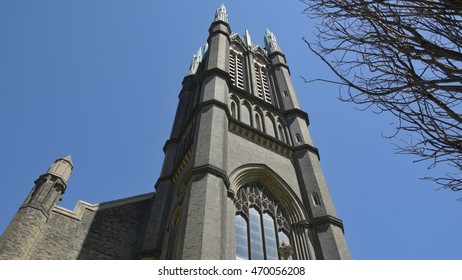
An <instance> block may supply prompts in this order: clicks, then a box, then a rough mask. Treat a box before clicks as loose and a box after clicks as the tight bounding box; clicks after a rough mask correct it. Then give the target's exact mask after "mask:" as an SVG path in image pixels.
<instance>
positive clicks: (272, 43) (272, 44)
mask: <svg viewBox="0 0 462 280" xmlns="http://www.w3.org/2000/svg"><path fill="white" fill-rule="evenodd" d="M265 48H266V50H267V51H268V53H272V52H275V51H278V52H280V51H281V48H280V47H279V45H278V43H277V41H276V36H274V34H273V33H272V32H271V31H269V29H268V28H266V33H265Z"/></svg>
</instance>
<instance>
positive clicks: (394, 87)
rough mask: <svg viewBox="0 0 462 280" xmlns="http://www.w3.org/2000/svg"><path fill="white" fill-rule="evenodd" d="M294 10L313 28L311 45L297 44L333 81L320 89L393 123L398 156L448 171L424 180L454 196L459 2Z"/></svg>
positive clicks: (461, 153) (332, 4) (461, 108)
mask: <svg viewBox="0 0 462 280" xmlns="http://www.w3.org/2000/svg"><path fill="white" fill-rule="evenodd" d="M301 2H303V3H305V4H306V5H307V8H306V9H305V10H304V13H305V14H306V15H308V17H311V18H315V19H317V20H319V24H318V25H317V31H316V38H317V40H315V41H314V42H310V41H308V40H307V39H305V38H304V40H305V42H306V43H307V45H308V47H309V48H310V50H311V51H312V52H313V53H315V54H316V55H317V56H319V57H320V58H321V59H322V60H323V61H324V62H325V63H326V64H327V65H328V66H329V67H330V69H331V70H332V71H333V73H335V75H336V76H337V77H338V78H339V79H338V80H337V81H332V80H330V81H328V82H334V83H338V84H340V85H342V88H344V90H341V94H340V100H342V101H347V102H353V103H354V104H357V105H360V107H361V108H364V109H365V108H371V109H372V110H374V111H375V112H378V113H382V112H389V113H391V114H393V115H394V116H396V117H397V120H398V121H397V123H398V124H397V126H396V134H394V135H393V137H396V136H397V135H400V137H399V138H401V139H405V140H404V144H401V145H398V152H399V153H406V154H413V155H415V156H417V159H416V162H417V161H429V168H433V167H435V166H437V165H448V166H450V167H449V170H450V172H444V173H445V174H443V175H442V176H440V177H426V178H425V179H430V180H434V181H435V182H436V183H437V184H439V185H440V186H441V187H443V188H448V189H452V190H454V191H459V190H462V174H461V173H462V115H461V112H462V104H461V102H462V53H461V49H462V1H461V0H446V1H445V0H417V1H385V0H384V1H380V0H369V1H361V0H301ZM317 80H323V79H317ZM324 81H325V80H324ZM403 135H405V136H406V137H404V138H403V137H402V136H403Z"/></svg>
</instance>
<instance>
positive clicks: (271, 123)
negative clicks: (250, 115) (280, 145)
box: [265, 112, 276, 138]
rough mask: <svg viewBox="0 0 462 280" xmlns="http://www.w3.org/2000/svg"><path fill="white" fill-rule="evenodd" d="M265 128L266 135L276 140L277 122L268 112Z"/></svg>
mask: <svg viewBox="0 0 462 280" xmlns="http://www.w3.org/2000/svg"><path fill="white" fill-rule="evenodd" d="M265 128H266V134H268V135H270V136H273V137H275V138H276V122H275V119H274V116H273V114H271V113H270V112H266V114H265Z"/></svg>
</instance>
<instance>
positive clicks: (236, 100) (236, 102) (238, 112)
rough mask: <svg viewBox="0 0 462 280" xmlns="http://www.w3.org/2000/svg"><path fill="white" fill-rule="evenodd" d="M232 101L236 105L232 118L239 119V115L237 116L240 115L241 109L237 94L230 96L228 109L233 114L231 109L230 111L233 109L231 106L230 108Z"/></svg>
mask: <svg viewBox="0 0 462 280" xmlns="http://www.w3.org/2000/svg"><path fill="white" fill-rule="evenodd" d="M233 102H234V104H235V106H236V116H234V118H235V119H236V120H240V117H239V116H240V111H241V106H240V104H241V101H240V99H239V97H237V96H236V95H234V94H232V95H231V96H230V104H229V110H230V112H231V115H232V114H233V111H232V110H233V108H232V104H233Z"/></svg>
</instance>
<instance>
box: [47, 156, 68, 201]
mask: <svg viewBox="0 0 462 280" xmlns="http://www.w3.org/2000/svg"><path fill="white" fill-rule="evenodd" d="M73 167H74V165H73V164H72V159H71V156H66V157H63V158H59V159H57V160H55V162H54V163H53V164H52V165H51V166H50V168H48V171H47V173H45V174H50V175H54V176H56V177H58V178H60V179H61V180H63V182H64V184H65V185H66V184H67V180H69V177H70V176H71V173H72V168H73ZM63 193H64V191H63Z"/></svg>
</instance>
